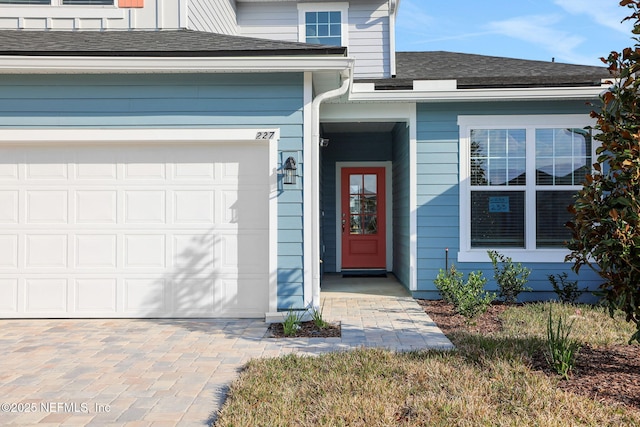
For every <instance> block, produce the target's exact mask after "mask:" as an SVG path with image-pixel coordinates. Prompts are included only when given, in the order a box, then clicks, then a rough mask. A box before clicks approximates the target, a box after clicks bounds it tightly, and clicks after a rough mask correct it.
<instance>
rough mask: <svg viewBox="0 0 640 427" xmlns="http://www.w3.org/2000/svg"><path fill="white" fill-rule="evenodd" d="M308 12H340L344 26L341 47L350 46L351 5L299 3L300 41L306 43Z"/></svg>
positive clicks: (340, 3)
mask: <svg viewBox="0 0 640 427" xmlns="http://www.w3.org/2000/svg"><path fill="white" fill-rule="evenodd" d="M307 12H340V19H341V21H342V25H341V28H340V31H341V33H342V34H341V36H340V37H341V39H342V40H341V45H342V46H346V47H348V46H349V3H342V2H333V3H298V41H299V42H301V43H305V42H306V41H307V32H306V29H305V24H306V19H305V13H307Z"/></svg>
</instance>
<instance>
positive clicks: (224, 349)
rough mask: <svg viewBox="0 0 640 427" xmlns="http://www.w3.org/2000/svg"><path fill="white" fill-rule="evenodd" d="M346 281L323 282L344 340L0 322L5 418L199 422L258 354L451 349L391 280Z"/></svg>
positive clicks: (182, 323)
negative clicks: (375, 349) (366, 349)
mask: <svg viewBox="0 0 640 427" xmlns="http://www.w3.org/2000/svg"><path fill="white" fill-rule="evenodd" d="M351 280H353V281H351ZM349 281H350V282H348V283H347V282H344V281H341V280H338V279H334V280H333V282H332V280H328V281H326V282H325V285H323V289H322V297H323V301H324V317H325V318H326V319H328V320H330V321H340V322H341V324H342V337H341V338H328V339H323V338H305V339H272V338H266V337H265V335H266V331H267V325H265V323H264V322H263V321H261V320H251V319H231V320H208V319H207V320H205V319H196V320H175V319H167V320H162V319H151V320H131V319H123V320H113V319H110V320H50V319H48V320H0V357H1V361H0V363H1V365H0V366H1V369H0V409H1V411H0V425H3V426H5V425H21V426H33V425H37V426H85V425H87V426H203V425H207V423H210V422H211V421H212V420H214V419H215V413H216V411H217V410H218V409H219V407H220V406H221V405H222V403H223V402H224V398H225V394H226V390H227V388H228V386H229V384H230V382H231V381H233V380H234V379H235V378H237V375H238V370H239V368H240V367H241V366H242V365H243V364H245V363H246V362H247V361H249V360H250V359H252V358H259V357H276V356H280V355H282V354H287V353H298V354H320V353H325V352H329V351H340V350H348V349H350V348H354V347H360V346H365V347H386V348H390V349H394V350H409V349H421V348H434V347H435V348H446V349H448V348H452V346H451V343H450V342H449V340H448V339H447V338H446V337H445V336H444V335H443V334H442V333H441V332H440V330H439V329H438V328H437V327H436V326H435V324H434V323H433V322H432V321H431V319H430V318H429V317H428V316H427V315H426V314H424V312H423V311H422V309H421V308H420V307H419V306H418V304H417V303H416V302H415V301H414V300H413V299H412V298H411V297H410V296H409V295H408V293H406V291H404V290H403V289H402V288H400V287H398V286H399V285H397V284H394V282H393V280H391V279H367V280H365V281H363V280H362V279H349ZM345 283H347V285H345Z"/></svg>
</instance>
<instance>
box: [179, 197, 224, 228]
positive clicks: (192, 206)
mask: <svg viewBox="0 0 640 427" xmlns="http://www.w3.org/2000/svg"><path fill="white" fill-rule="evenodd" d="M214 199H215V193H214V192H213V191H207V190H176V191H174V192H173V222H174V223H175V224H193V223H201V224H202V223H204V224H213V223H214V222H215V213H214Z"/></svg>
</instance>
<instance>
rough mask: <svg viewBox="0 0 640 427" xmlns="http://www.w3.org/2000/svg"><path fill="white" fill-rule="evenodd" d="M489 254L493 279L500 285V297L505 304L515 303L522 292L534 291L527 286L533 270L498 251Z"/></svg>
mask: <svg viewBox="0 0 640 427" xmlns="http://www.w3.org/2000/svg"><path fill="white" fill-rule="evenodd" d="M487 253H488V254H489V258H491V264H493V278H494V279H495V280H496V282H497V283H498V297H500V298H501V299H502V300H503V301H504V302H507V303H514V302H516V300H517V298H518V295H519V294H520V293H521V292H527V291H531V290H532V289H531V288H528V287H527V286H526V284H527V281H528V279H529V274H531V270H529V269H528V268H527V267H524V266H523V265H522V264H520V263H517V264H514V263H513V261H512V260H511V258H510V257H507V256H504V255H502V254H499V253H498V252H496V251H487ZM498 264H500V265H498Z"/></svg>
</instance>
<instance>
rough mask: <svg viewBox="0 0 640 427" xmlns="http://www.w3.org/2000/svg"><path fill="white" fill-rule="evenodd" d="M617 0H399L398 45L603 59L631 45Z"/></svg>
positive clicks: (559, 58)
mask: <svg viewBox="0 0 640 427" xmlns="http://www.w3.org/2000/svg"><path fill="white" fill-rule="evenodd" d="M618 4H619V0H453V1H446V0H401V2H400V11H399V15H398V20H397V28H396V38H397V39H396V46H397V50H398V51H425V50H446V51H451V52H463V53H477V54H481V55H491V56H505V57H511V58H522V59H535V60H542V61H550V60H551V58H555V60H556V61H557V62H566V63H572V64H585V65H604V64H602V62H600V60H599V59H598V58H600V57H601V56H607V55H608V54H609V52H611V51H612V50H616V51H620V50H622V49H623V48H624V47H627V46H632V45H633V43H634V42H633V40H631V24H630V23H629V22H626V23H625V24H621V23H620V21H621V20H622V19H623V18H624V17H625V16H627V15H628V14H629V11H630V9H628V8H625V7H621V6H619V5H618Z"/></svg>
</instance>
